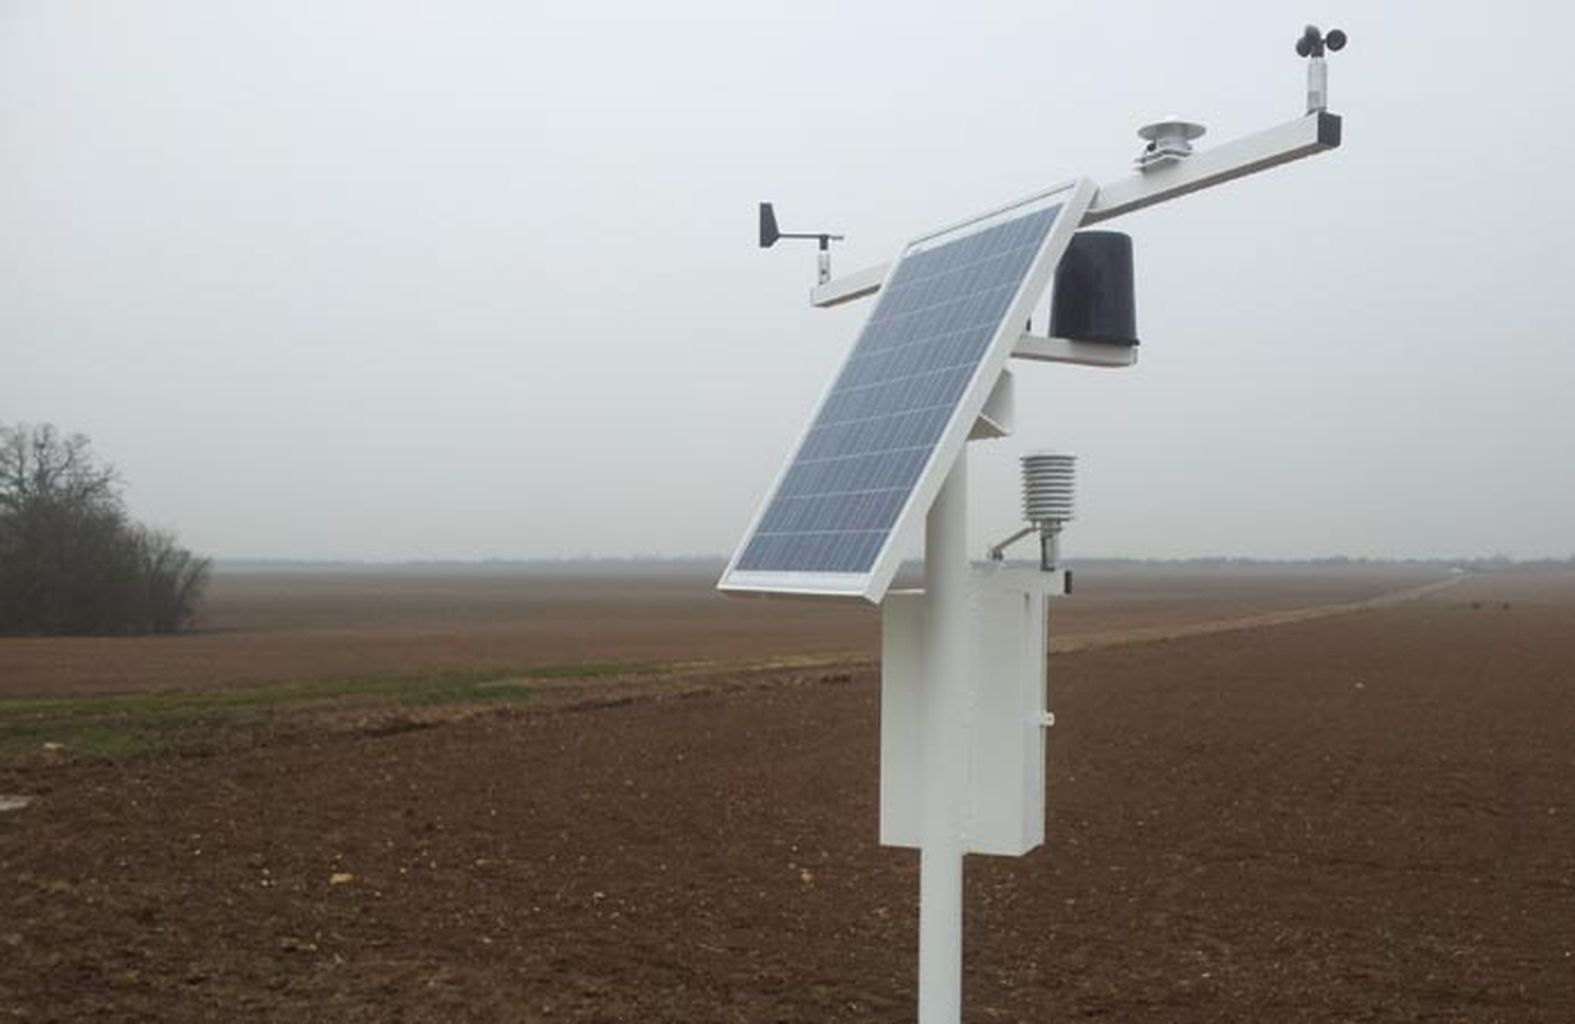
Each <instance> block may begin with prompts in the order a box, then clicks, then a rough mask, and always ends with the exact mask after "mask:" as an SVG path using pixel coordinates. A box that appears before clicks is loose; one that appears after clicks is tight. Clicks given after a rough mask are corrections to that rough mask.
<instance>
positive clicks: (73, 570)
mask: <svg viewBox="0 0 1575 1024" xmlns="http://www.w3.org/2000/svg"><path fill="white" fill-rule="evenodd" d="M208 572H209V563H208V560H207V559H204V558H198V557H196V556H194V555H193V554H192V553H191V552H190V551H187V550H186V549H185V548H183V547H181V546H179V545H178V544H177V543H176V542H175V538H174V537H172V536H171V535H170V534H168V533H164V532H161V531H159V530H151V529H149V528H147V527H145V526H143V525H142V524H140V523H138V522H136V521H134V520H133V519H132V518H131V517H130V515H129V514H128V513H127V511H126V508H125V505H124V503H123V502H122V500H121V496H120V489H119V486H118V480H117V477H116V475H115V471H114V470H113V469H112V468H111V467H109V466H106V465H102V464H99V463H98V462H97V461H96V460H95V459H94V457H93V453H92V451H91V449H90V448H89V444H88V440H87V438H85V437H83V436H82V435H81V434H72V435H69V436H62V435H61V434H60V433H59V432H58V431H56V430H55V428H54V427H52V426H48V425H44V426H29V425H27V424H19V425H17V426H14V427H8V426H0V634H8V635H46V636H47V635H63V634H73V635H123V634H130V633H173V632H176V631H177V630H180V629H182V628H184V627H186V626H187V625H189V624H190V623H191V621H192V619H193V617H194V616H195V615H196V611H197V606H198V603H199V601H200V600H201V597H202V591H203V587H204V586H205V584H206V582H207V579H208Z"/></svg>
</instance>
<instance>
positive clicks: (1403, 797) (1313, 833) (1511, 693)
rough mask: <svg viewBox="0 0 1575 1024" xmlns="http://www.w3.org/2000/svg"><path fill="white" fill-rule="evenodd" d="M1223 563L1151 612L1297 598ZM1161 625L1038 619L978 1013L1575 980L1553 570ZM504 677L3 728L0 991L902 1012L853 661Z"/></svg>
mask: <svg viewBox="0 0 1575 1024" xmlns="http://www.w3.org/2000/svg"><path fill="white" fill-rule="evenodd" d="M1404 582H1407V581H1397V580H1394V579H1391V580H1390V581H1389V582H1388V585H1391V586H1392V585H1396V584H1397V583H1404ZM1409 582H1418V581H1416V580H1411V581H1409ZM1303 585H1305V581H1303V583H1302V584H1298V583H1297V582H1296V581H1295V580H1291V581H1289V582H1287V583H1286V584H1285V586H1286V587H1288V588H1291V589H1293V590H1294V588H1295V587H1297V586H1303ZM1382 589H1384V587H1383V586H1375V585H1374V581H1373V580H1371V579H1368V580H1352V579H1347V580H1345V581H1344V583H1340V584H1338V585H1336V584H1334V583H1330V584H1329V585H1328V586H1326V587H1324V588H1323V595H1322V596H1323V599H1324V602H1325V603H1332V602H1345V601H1352V600H1358V599H1361V598H1364V597H1370V596H1372V595H1373V594H1375V593H1377V592H1378V591H1380V590H1382ZM1214 593H1215V594H1216V595H1222V596H1221V602H1220V603H1218V604H1216V605H1214V606H1213V607H1214V609H1215V610H1214V611H1213V612H1207V611H1205V612H1199V610H1198V608H1197V607H1194V608H1193V609H1192V611H1193V614H1185V613H1184V614H1180V615H1177V616H1174V617H1173V621H1176V622H1186V621H1190V622H1194V623H1196V622H1200V621H1207V620H1211V619H1216V618H1220V617H1231V616H1229V615H1227V616H1221V615H1219V614H1217V612H1218V611H1219V610H1220V609H1222V608H1230V609H1234V611H1235V613H1245V614H1261V613H1262V612H1264V611H1266V610H1268V611H1272V610H1275V609H1276V608H1280V609H1283V608H1288V607H1298V606H1301V605H1305V604H1310V603H1316V602H1309V601H1306V600H1305V599H1304V598H1305V595H1306V591H1305V590H1304V591H1301V592H1300V593H1299V595H1296V596H1292V597H1290V598H1289V599H1288V600H1287V599H1281V600H1279V601H1277V602H1276V601H1257V602H1254V601H1252V600H1251V599H1250V598H1251V595H1250V594H1248V595H1247V596H1246V597H1241V596H1238V597H1237V598H1235V599H1234V602H1233V601H1232V600H1231V599H1230V597H1229V595H1230V594H1231V593H1232V591H1231V589H1230V588H1229V587H1228V586H1222V587H1221V588H1220V589H1219V590H1217V591H1215V592H1214ZM1235 593H1237V594H1238V595H1240V594H1241V593H1242V591H1241V590H1240V589H1239V588H1238V589H1237V590H1236V591H1235ZM1116 603H1117V602H1114V601H1113V602H1112V607H1114V605H1115V604H1116ZM1186 603H1187V602H1186V601H1185V600H1178V601H1177V602H1176V604H1178V605H1184V604H1186ZM1205 603H1206V601H1205ZM1073 604H1074V602H1068V605H1067V607H1068V611H1067V612H1066V613H1065V614H1064V616H1063V620H1062V621H1063V622H1068V621H1071V622H1074V623H1075V620H1074V617H1073V613H1072V611H1071V608H1072V607H1073ZM744 606H745V607H748V608H757V607H758V608H767V609H769V608H773V607H788V606H775V605H770V604H753V603H745V605H744ZM749 614H754V613H749ZM808 614H813V615H819V614H822V613H821V612H819V611H815V612H812V613H808ZM1085 614H1086V613H1085ZM1163 618H1164V617H1163V616H1157V617H1155V616H1149V615H1147V614H1146V613H1143V614H1135V615H1131V616H1130V617H1129V618H1127V619H1126V620H1125V621H1124V622H1123V621H1121V620H1120V616H1119V614H1118V613H1115V612H1112V613H1111V615H1108V616H1107V617H1106V618H1104V619H1103V620H1101V621H1099V622H1097V623H1096V622H1094V621H1093V619H1092V618H1090V619H1089V620H1087V621H1086V622H1085V627H1086V628H1085V632H1089V633H1094V632H1098V633H1110V632H1111V631H1112V630H1117V629H1119V628H1120V627H1121V626H1122V625H1124V624H1125V625H1130V626H1131V627H1132V628H1134V629H1136V628H1139V627H1142V628H1147V627H1152V626H1155V625H1157V624H1160V622H1161V621H1162V620H1163ZM795 628H799V627H797V626H795ZM805 628H808V627H805ZM860 628H868V629H869V633H868V635H867V636H865V637H864V638H863V639H862V640H861V639H859V637H858V636H857V634H856V632H850V633H849V634H847V635H846V636H845V637H838V638H837V639H836V640H834V641H830V642H828V644H827V646H826V647H825V648H823V650H837V649H846V648H847V647H853V648H857V647H858V644H859V643H864V644H870V643H872V641H873V629H872V624H871V623H867V624H866V625H865V626H864V627H860ZM690 635H691V636H693V634H692V633H691V634H690ZM745 635H746V630H745V628H744V626H743V625H739V626H738V633H737V636H738V637H740V638H742V637H744V636H745ZM782 636H783V637H785V638H788V639H791V637H790V636H789V634H787V633H784V634H782ZM1141 638H1142V639H1144V641H1145V642H1141V643H1132V644H1125V645H1115V646H1096V647H1091V648H1090V649H1086V650H1082V651H1078V652H1072V653H1063V654H1058V655H1056V656H1054V657H1052V659H1051V693H1052V698H1051V703H1052V707H1053V708H1054V709H1055V712H1056V717H1057V724H1056V726H1055V728H1054V730H1053V731H1052V733H1051V747H1050V749H1051V764H1050V783H1049V794H1050V797H1049V802H1050V808H1051V809H1050V821H1049V830H1048V835H1049V839H1048V841H1047V843H1046V845H1045V846H1044V847H1042V848H1041V849H1039V850H1037V851H1035V852H1034V853H1033V854H1031V855H1029V856H1027V857H1024V858H1020V859H1014V860H1004V859H985V858H979V859H973V860H971V861H970V865H969V873H968V892H967V914H968V921H967V947H966V948H967V992H966V1005H967V1011H966V1017H967V1019H968V1020H969V1021H974V1022H984V1021H995V1020H1007V1021H1030V1020H1033V1021H1041V1020H1043V1021H1053V1020H1070V1019H1090V1018H1091V1019H1104V1020H1111V1021H1142V1022H1203V1021H1243V1022H1247V1021H1252V1022H1266V1021H1276V1022H1278V1021H1422V1020H1428V1021H1482V1022H1488V1021H1504V1022H1512V1021H1513V1022H1521V1021H1546V1022H1568V1021H1571V1020H1575V574H1564V575H1553V574H1541V575H1531V574H1523V575H1514V574H1505V575H1497V576H1484V577H1475V578H1470V579H1468V580H1466V581H1464V582H1463V583H1461V584H1460V585H1459V586H1455V587H1451V588H1449V589H1445V590H1440V591H1436V592H1434V593H1431V594H1428V595H1426V596H1424V597H1421V598H1419V599H1416V600H1413V601H1410V602H1407V603H1403V604H1394V605H1390V606H1386V607H1377V608H1369V609H1366V610H1358V611H1350V612H1348V613H1346V614H1340V615H1333V616H1327V617H1322V618H1316V619H1306V620H1304V621H1289V622H1283V623H1281V624H1278V625H1261V624H1260V625H1258V626H1257V627H1256V628H1247V629H1237V630H1233V631H1227V632H1211V633H1206V634H1202V635H1192V636H1185V635H1177V636H1175V637H1174V638H1172V639H1168V640H1166V639H1161V638H1159V636H1158V635H1157V634H1154V633H1152V632H1151V633H1148V634H1144V635H1143V636H1142V637H1141ZM851 641H857V642H851ZM180 642H181V641H170V643H171V644H178V643H180ZM667 642H670V643H671V644H672V647H671V650H673V651H674V652H678V651H681V650H682V651H688V652H689V653H687V654H685V655H683V656H685V657H690V656H693V653H694V652H693V651H692V649H690V648H687V647H685V646H684V645H683V644H682V643H681V641H680V639H679V638H678V637H677V636H673V637H669V638H667ZM739 642H740V643H743V641H742V640H741V639H740V640H739ZM704 643H705V641H702V642H701V646H704ZM844 644H845V646H843V647H839V646H838V645H844ZM718 650H725V645H724V646H723V647H718V648H712V649H708V650H707V651H706V653H707V654H714V653H715V651H718ZM806 651H810V652H811V653H812V645H811V646H810V647H805V646H802V645H801V646H798V647H794V646H793V644H791V643H784V645H783V646H782V647H780V648H775V649H766V650H762V649H759V648H749V649H747V650H746V649H744V648H740V650H739V652H737V653H742V654H746V655H747V656H748V657H751V658H753V657H764V656H767V655H773V656H774V655H788V654H804V653H806ZM591 656H592V657H594V658H595V659H596V660H600V661H608V662H614V661H621V660H624V659H626V658H630V657H635V658H638V657H650V656H652V655H651V653H650V652H648V651H646V650H644V649H641V650H639V651H626V650H621V649H619V650H611V651H609V650H605V649H600V648H598V649H595V650H594V651H593V652H592V655H591ZM509 657H510V659H513V663H516V664H517V663H519V662H520V661H521V660H523V661H525V662H526V663H533V662H534V663H547V662H562V661H568V660H572V659H569V658H565V657H562V656H559V655H553V656H550V657H549V656H542V657H541V658H540V659H539V660H538V659H534V658H524V659H521V658H520V657H518V656H517V655H516V654H512V653H511V654H510V655H509ZM139 671H141V670H139ZM30 678H32V679H34V680H35V682H34V683H30V684H28V686H27V687H23V689H32V688H36V685H37V680H40V679H42V676H33V677H30ZM72 678H73V682H71V683H70V684H69V685H70V686H73V687H75V686H83V685H88V684H87V683H85V682H84V681H83V680H82V679H81V678H78V677H76V676H73V677H72ZM247 678H250V677H247ZM238 679H239V677H237V678H234V679H231V678H229V677H226V679H225V680H220V682H226V681H228V682H231V683H233V682H236V681H238ZM63 685H65V684H63ZM139 685H140V684H139ZM519 685H520V692H519V694H518V696H519V697H520V699H514V700H509V701H506V702H501V703H485V702H475V703H465V702H461V703H457V704H452V705H449V704H423V705H422V706H421V707H419V708H411V707H404V706H400V707H398V708H394V709H391V708H388V707H383V706H376V707H371V708H368V707H365V706H363V705H359V704H353V703H352V704H348V705H343V706H341V705H338V704H334V705H329V706H315V705H314V706H313V707H311V708H308V709H306V710H305V711H300V712H296V713H290V714H285V715H283V716H282V717H281V718H280V719H279V721H278V722H277V723H276V725H277V728H274V729H272V730H271V731H270V730H258V729H245V730H241V731H240V732H238V733H235V734H233V735H231V734H228V733H225V734H224V735H225V736H226V737H227V739H225V741H224V742H213V743H203V742H188V741H190V740H191V739H192V737H191V736H188V735H185V734H182V736H181V737H179V740H180V742H178V743H176V744H175V745H173V746H172V747H171V748H170V749H169V750H167V751H165V752H164V753H162V754H159V755H157V756H154V755H150V754H146V753H141V754H136V755H134V756H129V757H123V758H118V759H105V758H101V757H86V756H74V754H73V752H72V751H71V750H70V749H65V750H58V751H43V752H33V753H28V754H25V755H23V756H18V757H15V758H13V759H11V760H9V761H7V762H5V766H4V767H0V793H6V794H22V795H27V796H30V797H32V798H33V802H32V803H31V804H30V805H28V806H26V807H24V808H22V809H20V810H15V811H10V812H5V813H0V1020H3V1019H6V1017H7V1015H9V1016H10V1017H13V1018H16V1019H19V1020H29V1021H52V1020H62V1021H64V1020H72V1021H76V1020H102V1021H132V1020H147V1021H231V1020H269V1021H273V1020H278V1021H531V1022H536V1021H542V1022H547V1021H560V1020H571V1021H659V1022H661V1021H675V1022H676V1021H685V1022H688V1021H740V1022H742V1021H749V1022H765V1021H784V1022H800V1021H802V1022H812V1021H813V1022H826V1021H850V1022H851V1021H890V1022H896V1021H909V1020H912V1019H913V1012H914V1000H913V991H914V983H915V978H914V970H915V923H916V893H917V859H916V856H915V855H914V854H912V853H910V852H907V851H901V850H890V849H884V848H882V847H880V846H878V845H877V844H876V842H875V824H876V802H877V750H876V740H877V732H878V730H877V724H878V718H877V716H878V687H877V682H876V671H875V669H874V668H873V666H871V665H869V664H868V663H867V662H862V663H860V662H854V663H852V664H851V665H849V666H846V667H838V666H836V665H834V664H831V663H829V662H825V661H818V662H815V663H813V664H809V665H808V666H807V667H805V666H804V665H799V666H797V667H795V666H793V665H789V666H787V667H770V666H762V667H754V668H748V669H743V668H737V669H729V668H728V667H726V666H724V665H719V664H713V665H709V666H706V667H698V668H692V669H684V670H675V671H665V672H662V673H656V674H652V675H647V676H642V675H638V674H617V673H612V674H608V675H605V676H598V675H595V674H594V673H592V674H587V675H584V676H580V677H560V678H557V679H553V680H539V681H535V682H533V681H532V680H531V679H529V678H525V679H523V680H522V681H521V682H520V684H519ZM72 707H76V706H75V705H73V706H72ZM73 713H75V712H73ZM207 724H209V725H212V726H213V728H215V729H219V730H221V732H222V725H221V724H219V723H217V722H208V723H207ZM202 725H203V723H197V725H194V726H193V728H199V727H201V726H202Z"/></svg>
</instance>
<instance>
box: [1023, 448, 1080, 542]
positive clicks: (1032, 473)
mask: <svg viewBox="0 0 1575 1024" xmlns="http://www.w3.org/2000/svg"><path fill="white" fill-rule="evenodd" d="M1076 469H1077V456H1075V455H1068V454H1066V453H1065V452H1034V453H1033V454H1031V455H1024V456H1023V518H1024V519H1026V520H1028V521H1029V522H1030V523H1034V524H1036V525H1041V526H1043V525H1046V524H1050V523H1055V524H1060V523H1064V522H1068V521H1069V520H1071V518H1072V511H1073V509H1072V495H1073V483H1074V480H1073V475H1074V472H1075V471H1076Z"/></svg>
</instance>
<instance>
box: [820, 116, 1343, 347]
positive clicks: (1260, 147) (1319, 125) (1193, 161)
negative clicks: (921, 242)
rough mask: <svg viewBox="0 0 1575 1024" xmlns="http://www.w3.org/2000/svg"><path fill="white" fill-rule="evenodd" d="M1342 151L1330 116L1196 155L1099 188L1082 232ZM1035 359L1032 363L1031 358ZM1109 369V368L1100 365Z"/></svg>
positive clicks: (862, 273)
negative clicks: (1199, 193) (1314, 157)
mask: <svg viewBox="0 0 1575 1024" xmlns="http://www.w3.org/2000/svg"><path fill="white" fill-rule="evenodd" d="M1339 145H1340V118H1339V115H1337V114H1331V113H1329V112H1328V111H1326V110H1320V111H1316V112H1314V113H1311V114H1307V115H1305V116H1303V117H1299V118H1297V119H1296V120H1294V121H1287V122H1286V123H1284V124H1281V125H1276V126H1275V127H1273V128H1269V129H1266V130H1264V131H1261V132H1256V133H1254V134H1252V135H1247V136H1244V137H1242V138H1240V139H1236V140H1234V141H1231V142H1226V143H1223V144H1221V145H1218V146H1214V147H1212V148H1210V149H1201V150H1197V151H1195V152H1194V153H1193V154H1192V155H1191V156H1189V157H1187V158H1186V159H1185V160H1178V161H1176V162H1175V163H1171V164H1167V165H1165V166H1162V167H1151V168H1149V169H1148V170H1146V171H1141V172H1138V173H1135V174H1131V175H1128V176H1127V177H1125V178H1120V179H1117V180H1116V181H1112V182H1109V183H1107V184H1104V185H1101V186H1100V187H1099V191H1098V193H1096V194H1095V196H1094V201H1093V202H1092V203H1090V204H1089V206H1088V212H1087V213H1085V214H1083V220H1082V225H1081V226H1082V227H1089V226H1091V225H1094V224H1098V223H1100V222H1101V221H1107V220H1110V219H1111V218H1112V217H1119V216H1121V215H1122V214H1126V213H1131V212H1133V211H1134V210H1141V209H1143V208H1144V207H1147V206H1154V205H1155V204H1157V203H1163V202H1166V201H1168V200H1171V199H1177V198H1179V197H1181V196H1184V195H1189V194H1191V193H1193V192H1198V191H1201V190H1203V189H1206V188H1213V187H1214V186H1215V185H1223V184H1225V183H1226V182H1227V181H1235V180H1236V179H1237V178H1244V177H1246V176H1247V175H1249V174H1256V173H1258V172H1259V171H1266V170H1268V169H1270V168H1271V167H1278V166H1280V165H1281V164H1288V163H1290V162H1292V161H1294V160H1301V159H1303V158H1304V157H1309V156H1315V155H1317V154H1318V153H1324V152H1327V151H1329V150H1331V149H1336V148H1338V147H1339ZM891 266H892V265H891V264H890V263H882V264H879V265H878V266H873V267H865V268H864V269H863V270H856V271H854V272H853V273H851V274H844V275H843V276H841V277H837V278H833V279H832V280H830V281H827V282H825V283H824V284H820V285H816V286H815V287H814V288H812V289H810V293H809V302H810V305H812V306H818V307H820V308H822V309H825V308H828V307H830V306H840V305H842V304H843V303H844V302H852V301H853V300H854V299H862V298H864V297H865V296H866V295H874V294H875V293H876V292H878V291H880V289H881V285H883V284H884V283H885V281H886V275H887V274H888V273H889V272H890V270H891ZM1029 358H1032V357H1029ZM1097 365H1109V364H1097Z"/></svg>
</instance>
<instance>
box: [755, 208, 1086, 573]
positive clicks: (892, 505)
mask: <svg viewBox="0 0 1575 1024" xmlns="http://www.w3.org/2000/svg"><path fill="white" fill-rule="evenodd" d="M1060 210H1061V206H1060V205H1059V204H1057V205H1050V206H1041V207H1039V208H1038V209H1034V210H1032V211H1031V212H1029V213H1025V214H1023V215H1022V216H1019V217H1014V218H1011V219H1007V220H1002V221H1000V222H998V223H994V224H992V225H990V226H988V227H985V228H982V229H980V230H976V231H973V232H971V233H969V234H966V235H963V236H962V237H960V238H956V239H955V240H952V241H942V242H940V243H939V244H932V245H925V244H924V243H919V244H918V245H917V246H915V247H913V248H910V250H909V251H908V252H907V253H906V254H905V255H904V256H903V258H902V259H901V261H900V263H899V264H898V266H897V268H896V270H895V271H894V272H893V273H892V275H891V276H890V278H889V279H888V281H887V282H886V284H885V286H884V287H883V288H882V290H881V293H880V298H879V300H878V301H877V303H876V306H875V310H874V312H873V313H872V314H871V315H870V319H869V322H868V323H866V324H865V326H864V329H863V330H862V331H861V332H860V334H859V337H858V340H857V341H856V342H855V343H854V346H853V352H852V354H851V355H850V356H849V357H848V360H847V362H846V363H844V364H843V366H842V369H841V371H840V372H839V373H838V375H837V379H836V382H835V383H834V384H833V385H832V388H831V391H830V393H829V394H828V395H827V397H826V399H825V401H824V402H823V403H822V404H821V407H820V410H819V412H818V414H817V415H816V417H815V421H814V423H813V424H812V425H811V426H810V429H809V432H808V433H807V434H806V435H805V437H804V439H803V441H802V442H801V443H800V445H799V448H798V451H797V452H796V453H795V454H794V456H793V459H792V461H791V462H790V463H789V466H788V469H787V471H786V473H785V474H784V475H783V477H782V479H781V481H780V482H779V483H778V486H777V489H776V491H775V492H773V494H772V496H771V499H770V501H769V502H768V503H767V505H766V509H765V511H764V513H762V515H761V517H760V519H759V520H758V521H757V523H756V525H755V529H754V531H753V533H752V534H751V535H750V536H749V538H748V539H747V540H746V542H745V545H744V547H743V550H742V551H741V552H740V554H739V555H738V557H737V559H736V561H735V563H734V565H733V569H732V571H736V572H766V573H776V572H786V573H867V572H870V571H871V570H872V568H873V567H874V565H875V562H876V559H877V558H878V557H879V555H880V553H881V551H882V549H883V548H884V547H885V544H886V541H887V538H888V537H889V536H890V534H891V532H892V530H893V528H894V527H895V525H896V523H897V519H898V517H899V516H900V514H901V513H902V510H903V508H904V506H905V505H906V504H907V501H908V497H909V495H910V494H911V493H912V492H913V490H914V488H915V486H916V485H917V484H918V482H919V479H920V476H921V474H922V473H923V471H924V467H925V466H926V464H927V463H928V462H929V459H930V456H931V454H932V453H933V451H934V450H935V447H936V445H937V444H938V443H939V442H940V440H941V438H942V436H943V435H944V433H945V431H946V428H947V425H948V424H949V423H950V422H951V420H952V417H953V416H954V414H955V413H956V410H957V407H958V404H959V402H960V401H961V399H962V397H963V396H964V394H966V393H967V390H968V386H969V384H970V382H971V381H972V380H973V378H974V376H975V374H976V373H977V371H978V369H979V365H980V363H981V361H982V360H983V359H984V357H985V356H986V354H987V352H988V349H989V346H990V342H991V340H992V339H993V338H994V337H995V336H996V333H997V332H998V331H999V330H1000V327H1001V323H1002V319H1003V318H1004V317H1005V316H1006V314H1007V312H1008V310H1009V308H1010V306H1011V303H1012V300H1013V299H1014V298H1015V297H1016V296H1017V293H1018V291H1019V290H1020V289H1021V287H1022V284H1023V281H1024V279H1025V277H1026V276H1027V274H1028V272H1029V269H1030V268H1031V267H1032V265H1033V262H1034V258H1035V257H1036V256H1037V255H1038V253H1039V251H1040V249H1041V248H1042V247H1043V246H1044V244H1045V239H1046V237H1047V236H1048V235H1049V233H1050V230H1051V228H1052V227H1053V226H1054V224H1055V220H1056V216H1057V215H1058V213H1059V212H1060Z"/></svg>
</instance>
